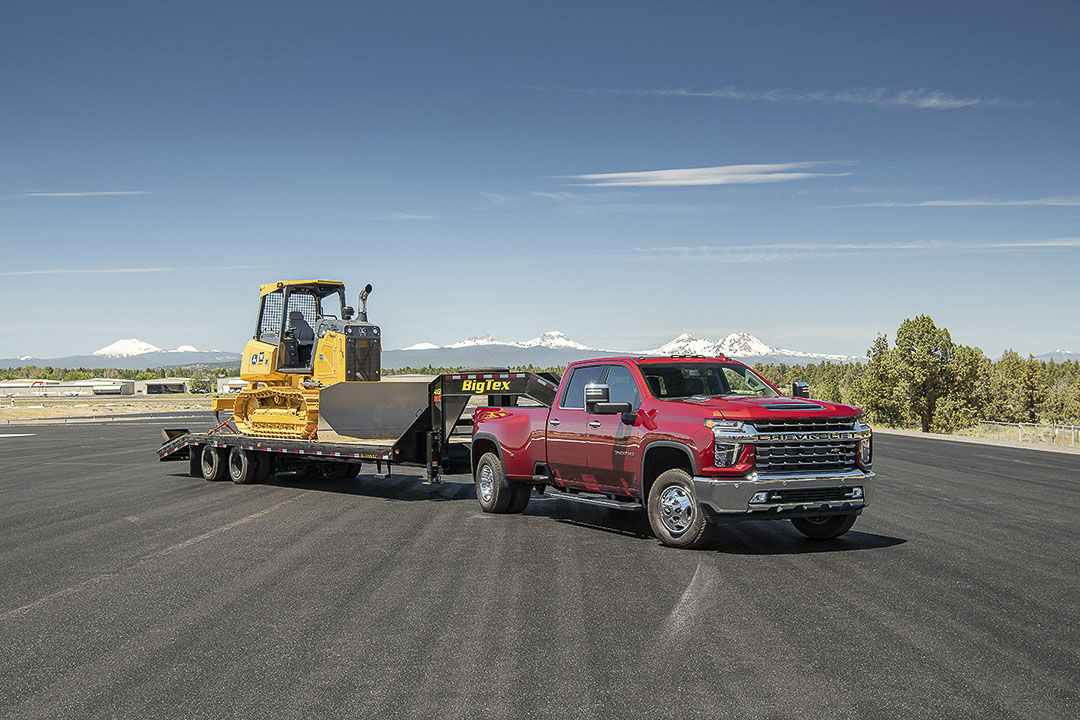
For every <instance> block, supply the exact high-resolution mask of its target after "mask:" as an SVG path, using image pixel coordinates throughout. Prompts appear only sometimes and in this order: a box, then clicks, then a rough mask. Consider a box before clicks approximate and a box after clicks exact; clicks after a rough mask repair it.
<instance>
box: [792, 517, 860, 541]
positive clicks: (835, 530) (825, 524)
mask: <svg viewBox="0 0 1080 720" xmlns="http://www.w3.org/2000/svg"><path fill="white" fill-rule="evenodd" d="M858 517H859V516H858V515H857V514H856V513H851V514H850V515H819V516H817V517H797V518H791V524H792V525H794V526H795V529H796V530H798V531H799V532H801V533H802V534H803V535H805V536H806V537H808V538H810V539H811V540H832V539H833V538H834V537H840V536H841V535H843V534H844V533H846V532H847V531H848V530H850V529H851V526H852V525H854V524H855V520H856V518H858Z"/></svg>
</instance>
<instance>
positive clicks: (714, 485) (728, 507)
mask: <svg viewBox="0 0 1080 720" xmlns="http://www.w3.org/2000/svg"><path fill="white" fill-rule="evenodd" d="M873 478H874V473H872V472H869V471H864V470H847V471H843V472H821V473H790V474H789V473H770V474H766V473H750V474H749V475H747V476H746V477H742V478H707V477H695V478H694V492H695V493H696V494H697V500H698V502H699V503H701V504H702V505H704V506H705V507H706V509H708V510H709V511H711V512H712V513H713V514H716V515H729V516H735V515H739V516H745V517H768V516H770V515H783V516H785V517H791V516H797V515H815V514H817V515H828V514H834V513H843V512H861V511H862V509H863V508H864V507H866V504H867V500H868V497H869V493H870V488H869V487H868V486H870V485H872V484H873V482H872V481H873ZM855 487H860V488H862V497H861V498H859V499H852V498H845V499H840V500H835V499H831V500H797V501H793V502H761V503H751V502H750V500H751V499H752V498H753V497H754V495H755V494H756V493H759V492H763V491H764V492H769V491H784V490H809V489H813V488H845V489H848V488H855Z"/></svg>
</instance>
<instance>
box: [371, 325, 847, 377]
mask: <svg viewBox="0 0 1080 720" xmlns="http://www.w3.org/2000/svg"><path fill="white" fill-rule="evenodd" d="M719 354H724V355H727V356H728V357H733V358H740V359H743V360H749V361H753V362H758V361H760V362H785V363H792V364H794V363H808V362H822V361H829V362H852V361H855V360H860V359H862V358H858V357H852V356H849V355H834V354H824V353H812V352H804V351H802V350H787V349H784V348H776V347H772V346H771V345H768V344H767V343H765V342H763V341H762V340H760V339H759V338H757V337H755V336H754V335H752V334H751V333H748V332H746V331H739V332H733V333H730V334H728V335H726V336H725V337H723V338H721V339H719V340H710V339H708V338H697V337H694V336H693V335H691V334H690V333H683V334H681V335H679V336H677V337H676V338H675V339H673V340H671V341H670V342H667V343H664V344H663V345H661V346H660V347H657V348H652V349H651V350H613V349H610V348H597V347H591V346H589V345H585V344H583V343H580V342H577V341H576V340H572V339H571V338H569V337H567V336H566V335H565V334H564V333H561V332H559V331H558V330H549V331H548V332H546V333H543V334H542V335H538V336H537V337H534V338H532V339H531V340H525V341H508V340H496V339H495V338H494V337H492V336H491V335H480V336H473V337H468V338H465V339H464V340H459V341H457V342H455V343H451V344H449V345H436V344H435V343H430V342H422V343H416V344H415V345H410V346H409V347H407V348H404V349H403V350H385V351H384V352H383V364H384V365H385V366H386V367H388V368H393V367H424V366H429V365H430V366H433V367H474V366H475V367H487V366H491V367H502V366H507V365H512V366H513V365H538V366H550V365H565V364H566V363H568V362H572V361H574V360H581V359H584V358H588V357H610V356H613V355H704V356H706V357H714V356H716V355H719Z"/></svg>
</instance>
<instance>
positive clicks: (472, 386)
mask: <svg viewBox="0 0 1080 720" xmlns="http://www.w3.org/2000/svg"><path fill="white" fill-rule="evenodd" d="M461 390H462V392H464V391H466V390H470V391H472V392H474V393H476V394H477V395H483V394H484V393H487V392H497V391H499V390H505V391H507V392H509V391H510V381H509V380H462V381H461Z"/></svg>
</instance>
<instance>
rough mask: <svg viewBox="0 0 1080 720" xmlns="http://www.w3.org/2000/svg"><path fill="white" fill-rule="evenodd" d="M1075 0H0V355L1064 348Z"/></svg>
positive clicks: (1076, 104)
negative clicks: (309, 330)
mask: <svg viewBox="0 0 1080 720" xmlns="http://www.w3.org/2000/svg"><path fill="white" fill-rule="evenodd" d="M1078 29H1080V6H1078V5H1077V4H1076V3H1075V2H1035V3H1025V4H1007V3H983V2H976V3H936V2H935V3H918V2H909V3H875V2H853V3H841V2H832V3H829V4H828V5H827V9H823V6H820V5H817V4H812V3H801V2H791V3H749V2H748V3H714V2H695V3H677V2H675V3H633V2H618V3H601V2H593V3H577V2H574V3H559V2H548V3H531V4H513V3H505V2H503V3H462V4H453V3H442V2H437V3H393V4H385V5H372V4H366V3H301V2H296V3H250V4H241V3H197V2H188V3H182V4H180V3H177V4H172V5H170V6H154V5H150V4H146V3H109V2H100V3H86V4H75V3H49V2H35V3H12V4H9V5H8V6H7V7H6V8H5V12H4V21H3V23H2V24H0V67H2V68H3V73H2V74H0V90H2V96H0V97H2V98H3V101H2V102H0V128H2V129H3V132H2V135H0V248H2V253H0V298H2V299H3V302H4V307H5V308H6V310H7V312H6V313H5V314H4V318H3V319H2V320H0V357H10V356H15V355H23V354H33V355H36V356H39V357H51V356H58V355H66V354H74V353H80V352H85V351H89V350H92V349H94V348H97V347H101V346H103V345H106V344H108V343H110V342H112V341H113V340H115V339H117V338H121V337H138V338H141V339H143V340H146V341H149V342H151V343H154V344H156V345H159V346H163V347H174V346H176V345H179V344H194V345H197V346H199V347H206V348H210V347H213V348H219V349H230V350H236V351H239V349H240V348H241V347H242V345H243V343H244V342H245V338H246V337H248V336H249V335H250V333H251V330H252V327H253V325H254V313H255V310H256V305H257V286H258V284H259V283H260V282H267V281H271V280H276V279H288V278H305V277H327V278H332V279H342V280H345V281H346V283H348V284H349V285H350V286H351V287H352V288H355V289H359V287H361V286H362V285H363V284H364V283H365V282H371V283H373V284H374V285H375V288H376V289H375V292H374V294H373V295H372V298H371V303H370V307H371V316H372V319H373V320H374V321H377V322H379V323H380V324H381V325H382V326H383V328H384V336H385V342H386V346H387V347H403V346H406V345H410V344H412V343H416V342H420V341H430V342H437V343H448V342H452V341H455V340H457V339H460V338H461V337H464V336H467V335H472V334H485V333H491V334H494V335H495V336H496V337H499V338H502V339H511V340H522V339H527V338H529V337H533V336H535V335H537V334H539V333H540V332H543V331H545V330H550V329H559V330H562V331H564V332H566V333H567V334H568V335H570V336H571V337H573V338H575V339H577V340H579V341H581V342H584V343H587V344H591V345H595V346H601V347H620V348H626V347H630V348H645V347H654V346H656V345H659V344H660V343H662V342H665V341H667V340H669V339H671V337H673V336H674V335H675V334H677V333H679V332H683V331H690V332H693V333H695V334H697V335H699V336H706V337H719V336H722V335H723V334H726V333H727V332H730V331H733V330H741V329H745V330H749V331H750V332H753V333H754V334H756V335H758V336H759V337H761V338H762V339H763V340H765V341H766V342H768V343H770V344H772V345H778V346H784V347H789V348H796V349H802V350H810V351H819V352H840V353H850V354H861V353H863V352H864V351H865V350H866V348H867V347H868V346H869V344H870V343H871V341H872V340H873V338H874V336H875V335H876V334H877V333H878V332H887V333H888V334H889V335H890V337H891V336H892V335H893V333H894V332H895V330H896V327H897V325H899V323H900V322H901V321H902V320H903V319H904V318H905V317H911V316H914V315H916V314H920V313H928V314H930V315H931V316H932V317H934V319H935V320H936V321H937V322H938V324H939V325H944V326H946V327H948V328H949V329H950V331H951V332H952V334H953V337H954V338H955V339H956V340H958V341H959V342H963V343H966V344H973V345H978V346H980V347H982V348H983V349H984V351H986V352H987V353H988V354H991V355H994V356H996V355H997V354H999V353H1000V352H1001V350H1002V349H1004V348H1006V347H1011V348H1015V349H1017V350H1019V351H1020V352H1023V353H1027V352H1033V353H1040V352H1045V351H1048V350H1052V349H1055V348H1059V347H1063V348H1067V349H1073V350H1080V310H1078V309H1080V283H1078V282H1077V277H1078V274H1080V141H1078V133H1077V130H1078V123H1077V118H1078V116H1080V113H1078V111H1080V92H1078V90H1080V87H1078V86H1080V74H1078V73H1077V68H1078V67H1080V50H1078V47H1080V43H1078V42H1077V41H1076V38H1077V31H1078Z"/></svg>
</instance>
